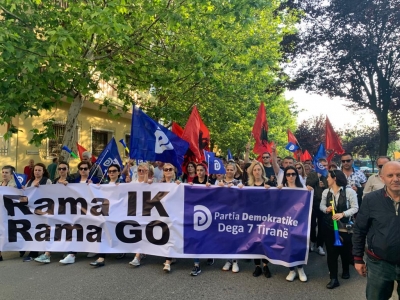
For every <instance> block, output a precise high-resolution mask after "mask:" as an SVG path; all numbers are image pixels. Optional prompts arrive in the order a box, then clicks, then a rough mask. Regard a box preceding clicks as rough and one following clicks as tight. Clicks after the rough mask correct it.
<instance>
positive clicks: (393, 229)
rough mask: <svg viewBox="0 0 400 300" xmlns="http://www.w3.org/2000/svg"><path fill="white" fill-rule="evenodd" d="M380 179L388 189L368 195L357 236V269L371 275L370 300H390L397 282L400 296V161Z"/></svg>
mask: <svg viewBox="0 0 400 300" xmlns="http://www.w3.org/2000/svg"><path fill="white" fill-rule="evenodd" d="M380 176H381V179H382V182H383V183H384V187H383V188H382V189H380V190H377V191H374V192H371V193H368V194H367V195H365V197H364V199H363V202H362V205H361V208H360V210H359V212H358V216H357V220H356V223H355V226H354V234H353V255H354V263H355V264H354V266H355V268H356V270H357V272H358V273H359V274H360V275H362V276H364V277H365V276H367V289H366V294H367V299H369V300H372V299H373V300H375V299H389V298H390V297H391V295H392V291H393V286H394V282H395V281H397V283H398V286H397V293H398V294H400V285H399V283H400V209H399V207H400V162H397V161H389V162H387V163H385V164H384V165H383V167H382V170H381V173H380ZM365 240H367V244H368V248H367V250H366V254H367V259H366V265H365V262H364V260H363V257H364V249H365Z"/></svg>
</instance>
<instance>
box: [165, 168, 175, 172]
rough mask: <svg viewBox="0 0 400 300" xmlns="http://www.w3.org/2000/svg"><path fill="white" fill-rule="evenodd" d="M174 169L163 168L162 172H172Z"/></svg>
mask: <svg viewBox="0 0 400 300" xmlns="http://www.w3.org/2000/svg"><path fill="white" fill-rule="evenodd" d="M173 170H174V169H173V168H165V169H164V172H172V171H173Z"/></svg>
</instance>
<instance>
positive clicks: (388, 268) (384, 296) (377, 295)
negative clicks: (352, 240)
mask: <svg viewBox="0 0 400 300" xmlns="http://www.w3.org/2000/svg"><path fill="white" fill-rule="evenodd" d="M395 280H396V281H397V294H398V295H400V265H393V264H390V263H388V262H387V261H384V260H376V259H373V258H370V257H369V256H368V257H367V291H366V292H367V299H368V300H388V299H389V298H390V297H391V296H392V293H393V286H394V281H395Z"/></svg>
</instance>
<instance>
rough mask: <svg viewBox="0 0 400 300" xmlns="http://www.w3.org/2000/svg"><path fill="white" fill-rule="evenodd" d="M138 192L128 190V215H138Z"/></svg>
mask: <svg viewBox="0 0 400 300" xmlns="http://www.w3.org/2000/svg"><path fill="white" fill-rule="evenodd" d="M136 208H137V193H136V192H128V214H127V216H136Z"/></svg>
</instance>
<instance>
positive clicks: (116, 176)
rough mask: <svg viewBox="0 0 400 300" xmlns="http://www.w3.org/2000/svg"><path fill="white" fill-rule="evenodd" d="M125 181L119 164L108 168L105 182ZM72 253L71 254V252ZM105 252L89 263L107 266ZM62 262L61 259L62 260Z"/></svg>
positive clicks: (121, 255) (122, 254) (116, 183)
mask: <svg viewBox="0 0 400 300" xmlns="http://www.w3.org/2000/svg"><path fill="white" fill-rule="evenodd" d="M122 182H124V181H123V180H122V179H121V167H120V166H119V165H118V164H112V165H110V166H109V167H108V169H107V179H106V180H105V181H104V182H103V184H113V185H118V184H120V183H122ZM70 255H71V254H70ZM124 256H125V253H121V254H119V255H118V256H117V258H119V259H121V258H123V257H124ZM105 258H106V254H105V253H99V257H98V258H97V260H95V261H94V262H91V263H89V264H90V265H91V266H93V267H96V268H99V267H104V266H105V262H104V261H105ZM60 262H61V261H60Z"/></svg>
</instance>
